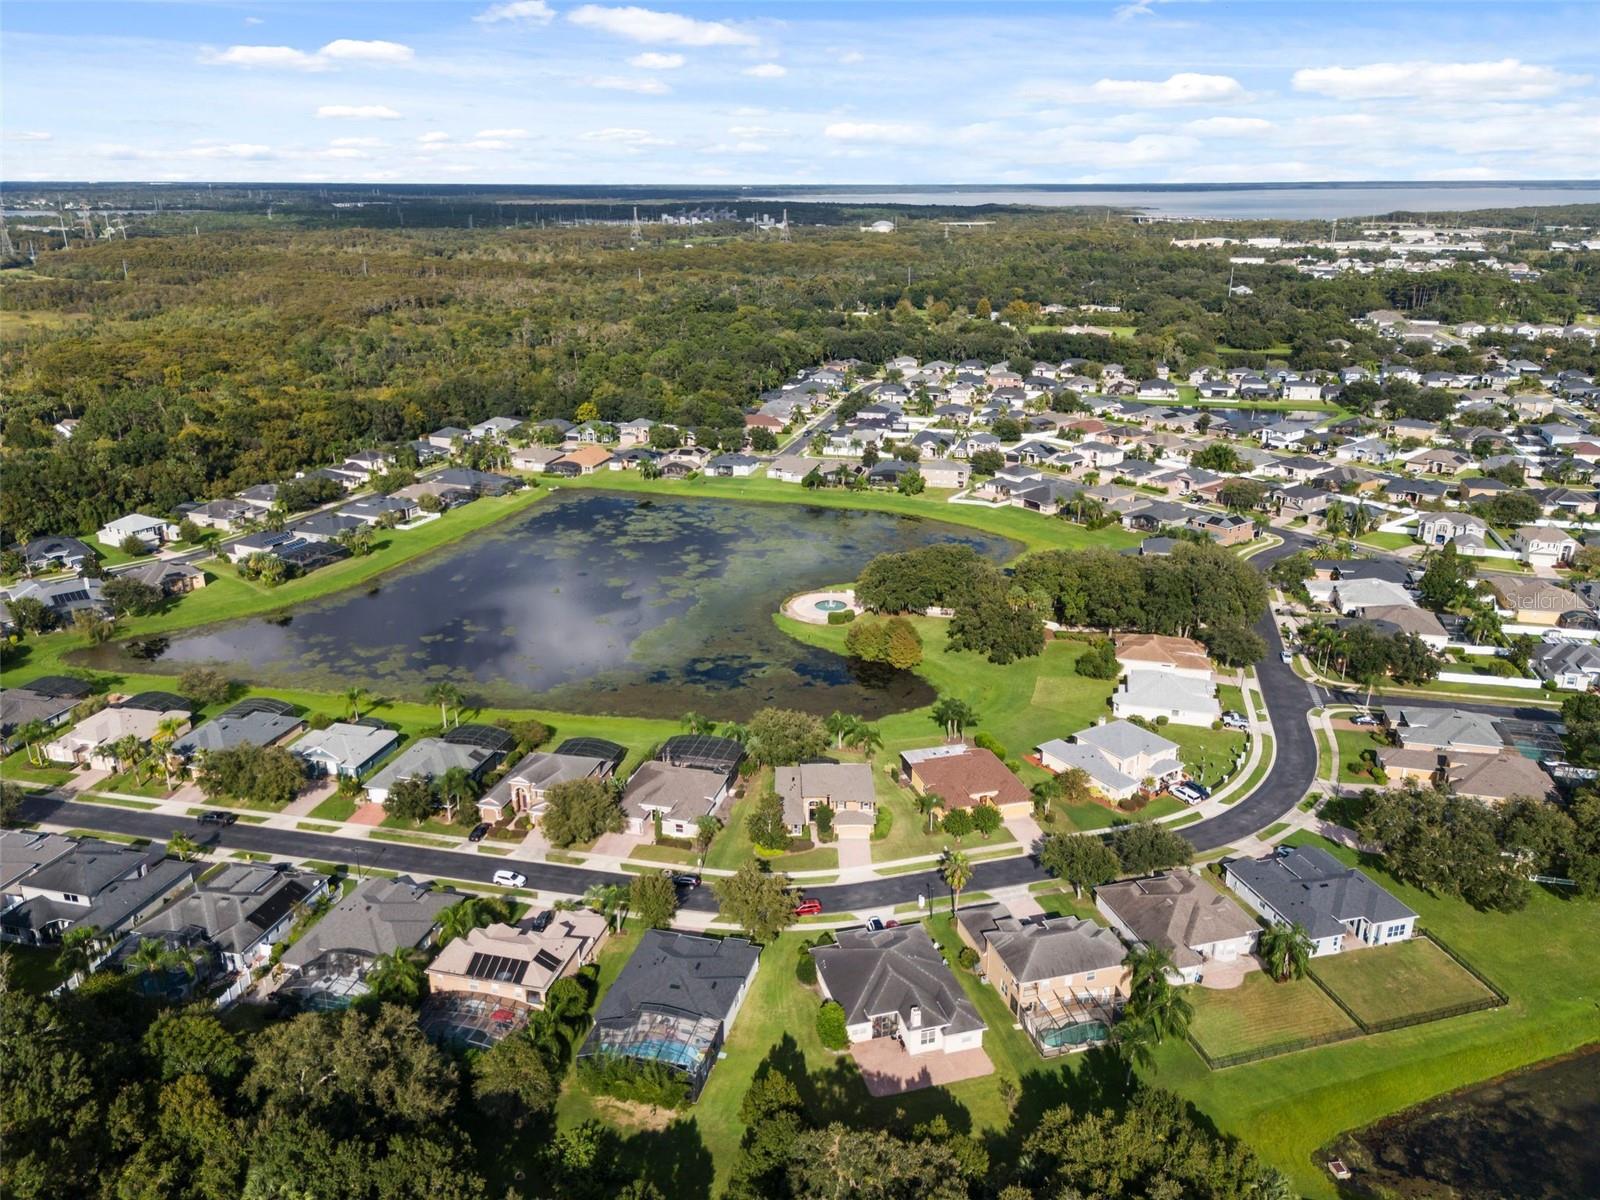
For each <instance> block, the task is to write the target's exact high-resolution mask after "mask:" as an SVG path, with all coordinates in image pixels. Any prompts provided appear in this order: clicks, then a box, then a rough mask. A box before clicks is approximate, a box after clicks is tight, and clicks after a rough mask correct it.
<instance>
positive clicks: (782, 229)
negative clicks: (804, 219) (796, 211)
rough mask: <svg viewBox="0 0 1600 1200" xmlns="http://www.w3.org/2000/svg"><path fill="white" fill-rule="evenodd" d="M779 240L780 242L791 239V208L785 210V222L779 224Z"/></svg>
mask: <svg viewBox="0 0 1600 1200" xmlns="http://www.w3.org/2000/svg"><path fill="white" fill-rule="evenodd" d="M778 240H779V241H780V242H787V241H788V240H789V210H788V209H787V208H786V209H784V210H783V224H782V225H779V226H778Z"/></svg>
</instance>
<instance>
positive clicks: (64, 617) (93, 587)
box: [0, 575, 109, 629]
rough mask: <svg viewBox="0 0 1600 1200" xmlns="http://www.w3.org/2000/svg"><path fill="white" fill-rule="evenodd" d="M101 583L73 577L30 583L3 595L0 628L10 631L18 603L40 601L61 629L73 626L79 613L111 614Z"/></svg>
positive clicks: (23, 583) (25, 582)
mask: <svg viewBox="0 0 1600 1200" xmlns="http://www.w3.org/2000/svg"><path fill="white" fill-rule="evenodd" d="M100 589H101V583H100V580H98V579H90V578H89V577H88V576H86V575H72V576H67V577H65V578H56V579H27V580H23V581H22V582H21V583H17V584H13V585H12V586H11V587H9V588H6V589H5V590H3V591H0V626H3V627H5V628H7V629H9V628H11V627H12V626H13V625H14V624H15V622H14V620H13V619H12V616H11V604H12V603H13V602H15V601H17V600H37V601H38V602H39V603H40V604H42V605H44V606H45V608H46V609H47V610H48V611H49V613H50V615H51V616H52V617H54V618H55V621H56V624H58V625H70V624H71V623H72V619H73V617H74V615H75V614H77V613H79V612H92V613H97V614H99V613H105V612H107V611H109V607H108V605H107V604H106V601H105V596H104V595H103V594H102V592H101V590H100Z"/></svg>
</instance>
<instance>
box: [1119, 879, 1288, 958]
mask: <svg viewBox="0 0 1600 1200" xmlns="http://www.w3.org/2000/svg"><path fill="white" fill-rule="evenodd" d="M1094 903H1095V908H1096V909H1098V910H1099V911H1100V912H1101V914H1103V915H1104V916H1105V918H1106V920H1108V921H1110V922H1111V927H1112V928H1113V929H1115V930H1116V931H1117V932H1118V933H1120V934H1121V935H1122V936H1123V937H1124V938H1126V939H1127V940H1128V942H1129V944H1130V945H1133V946H1135V947H1141V946H1152V947H1154V948H1156V949H1158V950H1165V951H1166V952H1167V954H1168V955H1169V956H1170V957H1171V959H1172V966H1173V975H1174V976H1175V978H1174V980H1173V982H1175V983H1199V982H1200V981H1201V980H1202V979H1203V978H1204V976H1205V968H1206V964H1207V963H1212V962H1222V963H1227V962H1237V961H1238V960H1239V959H1241V958H1244V957H1246V956H1248V955H1249V954H1250V953H1251V952H1252V951H1254V950H1255V947H1256V938H1257V937H1258V936H1259V934H1260V932H1261V930H1260V927H1259V926H1258V925H1257V924H1256V923H1255V921H1254V920H1252V919H1251V918H1250V917H1249V916H1247V915H1246V914H1245V912H1244V910H1243V909H1241V908H1240V907H1239V906H1238V905H1237V904H1235V903H1234V902H1233V901H1232V900H1230V899H1229V898H1228V897H1227V896H1225V895H1223V894H1222V893H1221V892H1220V891H1218V890H1217V889H1216V888H1214V887H1212V886H1211V885H1210V884H1209V883H1207V882H1206V881H1205V880H1204V879H1201V878H1199V877H1198V876H1195V875H1192V874H1190V873H1189V872H1188V871H1163V872H1161V873H1160V874H1157V875H1149V876H1146V877H1144V878H1142V879H1124V880H1121V881H1120V882H1117V883H1103V884H1101V885H1100V886H1099V887H1097V888H1096V889H1095V892H1094Z"/></svg>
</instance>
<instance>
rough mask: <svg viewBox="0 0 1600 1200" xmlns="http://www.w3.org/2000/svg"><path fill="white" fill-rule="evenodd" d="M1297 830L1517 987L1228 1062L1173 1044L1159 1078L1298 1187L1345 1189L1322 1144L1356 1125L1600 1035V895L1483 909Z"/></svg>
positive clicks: (1542, 894) (1504, 983) (1542, 898)
mask: <svg viewBox="0 0 1600 1200" xmlns="http://www.w3.org/2000/svg"><path fill="white" fill-rule="evenodd" d="M1286 840H1287V841H1288V842H1290V843H1293V844H1296V845H1302V844H1310V845H1317V846H1321V847H1322V848H1323V849H1325V850H1327V851H1328V852H1329V853H1330V854H1332V855H1334V856H1335V857H1336V858H1338V859H1340V860H1341V861H1343V862H1347V863H1351V864H1353V865H1360V866H1361V867H1362V869H1363V870H1365V871H1366V872H1367V873H1368V874H1369V875H1371V876H1372V877H1373V879H1375V880H1376V881H1377V882H1379V883H1381V884H1382V885H1383V886H1384V887H1385V888H1386V889H1388V890H1389V891H1390V892H1392V893H1393V894H1394V895H1395V896H1396V898H1398V899H1399V900H1400V901H1401V902H1402V903H1404V904H1406V905H1409V906H1410V907H1411V908H1413V909H1415V910H1416V911H1417V912H1418V913H1419V914H1421V918H1422V919H1421V922H1420V923H1421V924H1422V925H1423V926H1425V927H1426V928H1427V929H1429V930H1431V931H1433V932H1434V933H1436V934H1438V935H1439V936H1440V937H1441V938H1442V939H1444V940H1445V941H1446V942H1448V943H1449V944H1450V946H1451V948H1452V949H1454V950H1455V951H1456V952H1457V953H1458V954H1460V955H1462V956H1463V957H1465V958H1466V959H1467V960H1468V961H1469V962H1471V963H1472V964H1473V965H1474V966H1475V967H1476V968H1477V969H1478V970H1480V971H1482V972H1483V973H1484V974H1485V975H1486V976H1488V977H1489V978H1490V979H1492V980H1494V981H1495V982H1496V983H1497V984H1499V985H1500V987H1502V988H1503V989H1505V991H1507V992H1508V993H1509V994H1510V996H1511V1003H1510V1004H1508V1005H1506V1006H1505V1007H1503V1008H1496V1009H1491V1010H1488V1011H1485V1012H1478V1013H1472V1014H1470V1015H1468V1016H1463V1017H1454V1018H1452V1019H1450V1020H1448V1021H1435V1022H1430V1023H1428V1024H1424V1025H1416V1026H1413V1027H1411V1028H1408V1029H1400V1030H1396V1031H1395V1032H1393V1033H1384V1034H1378V1035H1377V1036H1375V1037H1364V1038H1356V1039H1353V1040H1351V1041H1347V1042H1340V1043H1338V1044H1336V1045H1331V1046H1322V1047H1318V1048H1316V1049H1313V1050H1307V1051H1304V1052H1302V1053H1299V1054H1292V1055H1286V1056H1284V1057H1282V1058H1277V1059H1269V1060H1267V1061H1264V1062H1258V1063H1250V1064H1248V1065H1246V1066H1242V1067H1233V1068H1231V1069H1229V1070H1226V1071H1208V1070H1207V1069H1206V1067H1205V1064H1204V1063H1202V1062H1201V1061H1200V1059H1199V1057H1198V1056H1197V1055H1195V1054H1194V1053H1193V1051H1192V1050H1190V1049H1189V1048H1188V1047H1187V1046H1167V1047H1163V1048H1162V1049H1161V1050H1160V1051H1159V1052H1158V1054H1157V1063H1156V1067H1155V1070H1154V1071H1153V1072H1152V1073H1151V1074H1150V1076H1149V1078H1151V1080H1152V1081H1153V1082H1155V1083H1158V1084H1160V1085H1161V1086H1163V1087H1167V1088H1170V1089H1172V1090H1173V1091H1176V1092H1178V1093H1179V1094H1181V1095H1183V1096H1185V1097H1187V1098H1188V1099H1190V1100H1192V1101H1193V1102H1194V1103H1195V1104H1196V1105H1198V1106H1199V1107H1200V1108H1201V1109H1202V1110H1203V1111H1205V1112H1206V1113H1207V1114H1208V1115H1209V1116H1210V1117H1211V1118H1212V1119H1213V1120H1214V1121H1216V1123H1217V1124H1218V1126H1219V1127H1221V1128H1222V1129H1224V1130H1226V1131H1228V1132H1230V1133H1235V1134H1238V1135H1239V1136H1240V1137H1242V1138H1245V1139H1246V1140H1247V1141H1249V1142H1250V1144H1251V1145H1252V1146H1253V1147H1254V1148H1255V1149H1256V1151H1257V1152H1258V1153H1259V1154H1261V1155H1262V1156H1263V1157H1264V1158H1265V1159H1266V1160H1267V1161H1268V1162H1271V1163H1273V1164H1275V1165H1277V1166H1279V1167H1281V1168H1282V1169H1283V1170H1284V1171H1286V1172H1287V1173H1288V1174H1289V1175H1290V1178H1291V1182H1292V1183H1293V1184H1294V1186H1295V1189H1296V1193H1297V1194H1300V1195H1305V1196H1308V1197H1312V1198H1313V1200H1332V1198H1333V1197H1334V1195H1335V1192H1334V1188H1333V1184H1332V1181H1331V1180H1330V1179H1329V1178H1328V1175H1327V1173H1326V1172H1325V1171H1324V1170H1322V1169H1321V1168H1320V1167H1319V1166H1318V1165H1316V1163H1315V1162H1314V1161H1313V1159H1312V1155H1313V1154H1314V1153H1315V1152H1316V1150H1317V1149H1318V1147H1320V1146H1323V1145H1325V1144H1327V1143H1328V1142H1330V1141H1332V1140H1333V1139H1334V1138H1335V1137H1337V1136H1338V1135H1339V1134H1340V1133H1341V1132H1343V1131H1344V1130H1347V1129H1354V1128H1357V1127H1359V1126H1362V1125H1366V1124H1368V1123H1369V1122H1371V1121H1375V1120H1377V1119H1379V1118H1380V1117H1384V1116H1388V1115H1389V1114H1391V1113H1396V1112H1399V1111H1400V1110H1402V1109H1404V1108H1408V1107H1410V1106H1411V1105H1413V1104H1418V1103H1420V1102H1422V1101H1424V1100H1427V1099H1430V1098H1431V1097H1434V1096H1438V1095H1441V1094H1442V1093H1445V1092H1449V1091H1453V1090H1455V1089H1457V1088H1461V1087H1466V1086H1468V1085H1470V1084H1474V1083H1478V1082H1480V1081H1482V1080H1485V1079H1491V1078H1493V1077H1494V1076H1496V1075H1501V1074H1504V1073H1505V1072H1507V1071H1512V1070H1516V1069H1517V1068H1519V1067H1523V1066H1527V1065H1528V1064H1530V1063H1535V1062H1539V1061H1541V1060H1543V1059H1547V1058H1552V1057H1555V1056H1557V1055H1560V1054H1565V1053H1567V1052H1569V1051H1571V1050H1574V1049H1577V1048H1578V1047H1580V1046H1584V1045H1587V1044H1589V1043H1591V1042H1593V1041H1594V1039H1595V1007H1594V1004H1595V996H1596V995H1600V956H1597V955H1596V954H1595V953H1594V947H1595V946H1596V945H1600V904H1597V903H1596V902H1594V901H1586V900H1579V899H1573V898H1567V897H1558V896H1555V895H1553V894H1551V893H1550V892H1546V891H1542V890H1537V891H1535V892H1534V893H1533V896H1532V899H1531V900H1530V901H1529V903H1528V906H1527V907H1526V908H1525V909H1523V910H1522V911H1521V912H1515V913H1495V912H1484V913H1480V912H1476V911H1474V910H1473V909H1472V908H1470V907H1469V906H1467V905H1466V904H1463V903H1461V902H1460V901H1459V900H1454V899H1450V898H1447V897H1440V896H1430V895H1427V894H1426V893H1423V892H1420V891H1418V890H1417V889H1415V888H1412V887H1408V886H1407V885H1405V884H1402V883H1399V882H1397V881H1396V880H1394V879H1393V878H1392V877H1390V876H1388V875H1387V874H1385V872H1384V871H1383V869H1382V867H1381V864H1379V863H1377V862H1376V861H1374V860H1371V859H1370V857H1369V858H1367V859H1363V858H1361V856H1358V855H1357V854H1356V853H1355V852H1353V851H1350V850H1346V849H1345V848H1344V847H1342V846H1338V845H1335V844H1334V843H1332V842H1329V841H1326V840H1324V839H1321V838H1318V837H1316V836H1315V835H1312V834H1307V833H1294V834H1291V835H1290V836H1289V837H1288V838H1287V839H1286Z"/></svg>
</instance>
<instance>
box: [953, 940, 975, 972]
mask: <svg viewBox="0 0 1600 1200" xmlns="http://www.w3.org/2000/svg"><path fill="white" fill-rule="evenodd" d="M956 961H957V962H958V963H960V964H961V965H962V967H964V968H965V969H966V970H968V971H970V970H972V969H973V968H974V967H976V966H977V965H978V952H977V951H976V950H974V949H973V948H972V947H971V946H963V947H961V949H960V950H958V951H957V952H956Z"/></svg>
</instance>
